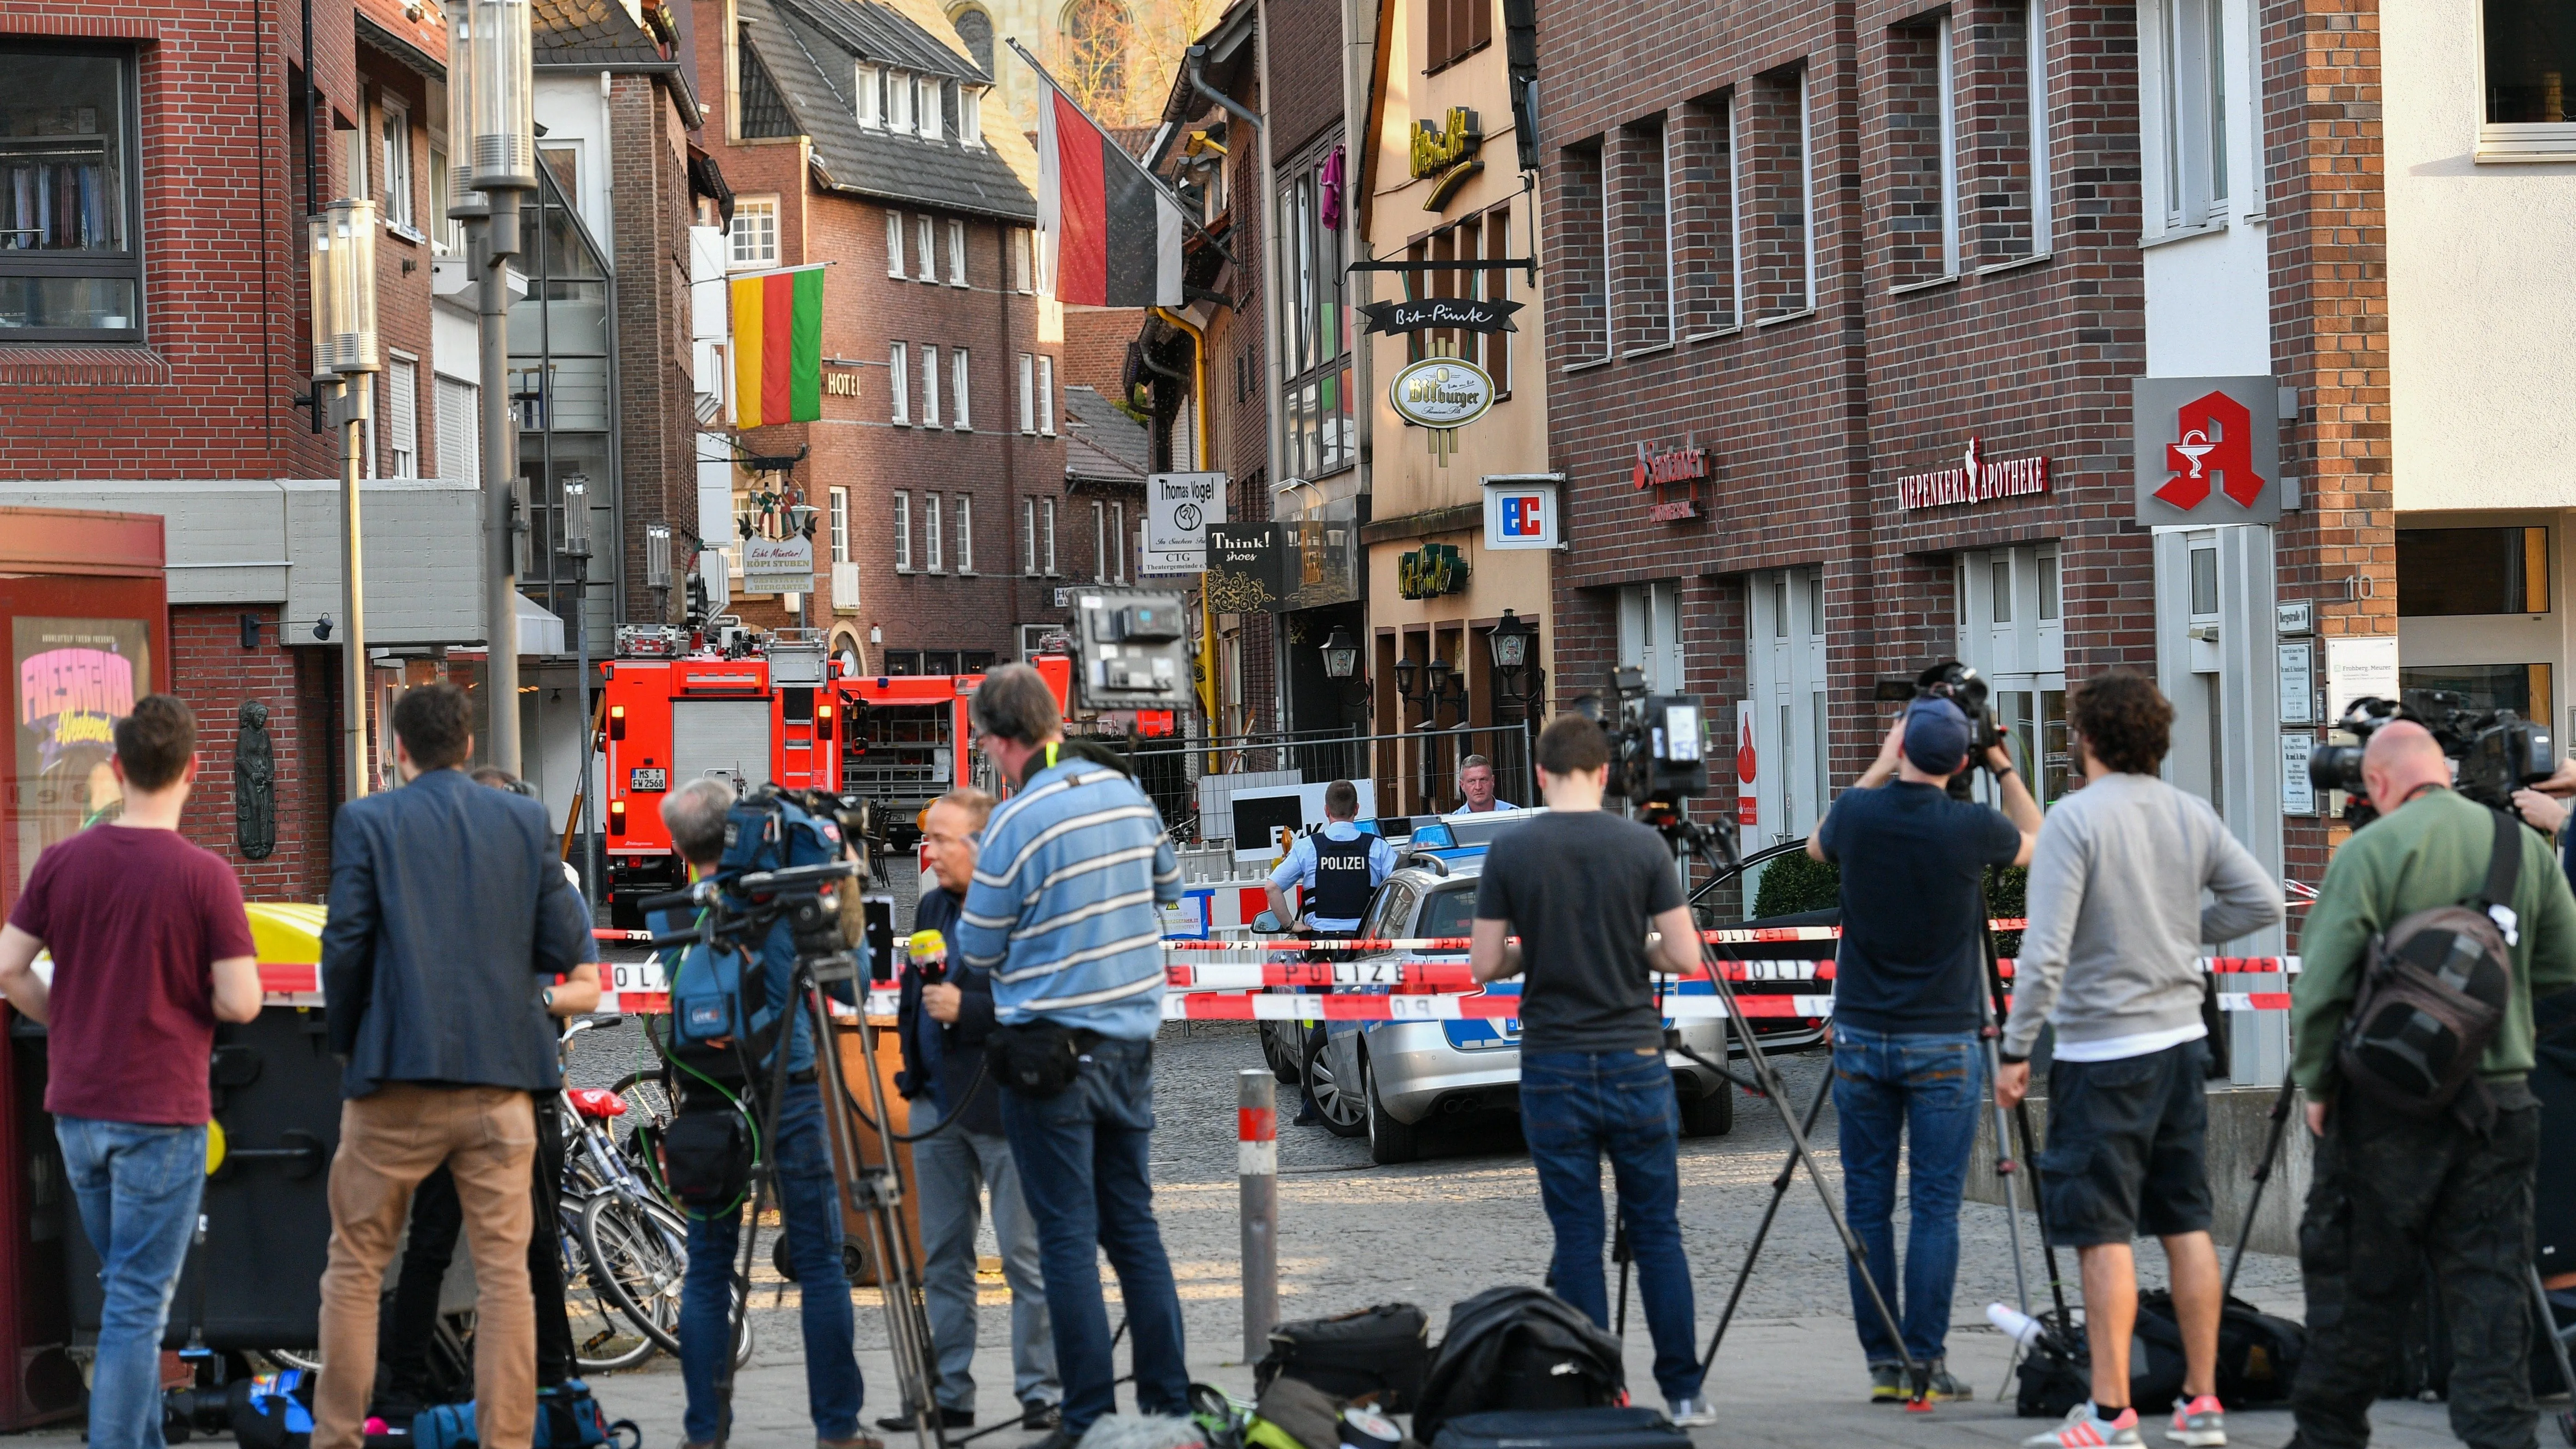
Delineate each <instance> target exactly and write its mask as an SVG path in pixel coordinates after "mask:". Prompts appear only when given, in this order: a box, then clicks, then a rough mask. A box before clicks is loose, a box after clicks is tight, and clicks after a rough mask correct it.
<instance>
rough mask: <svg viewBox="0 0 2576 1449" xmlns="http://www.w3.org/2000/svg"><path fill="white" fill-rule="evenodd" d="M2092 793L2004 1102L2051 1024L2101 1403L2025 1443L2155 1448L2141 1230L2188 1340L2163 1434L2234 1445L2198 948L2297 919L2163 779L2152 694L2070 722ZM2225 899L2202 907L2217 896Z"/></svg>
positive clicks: (2101, 691)
mask: <svg viewBox="0 0 2576 1449" xmlns="http://www.w3.org/2000/svg"><path fill="white" fill-rule="evenodd" d="M2067 726H2068V730H2067V732H2068V735H2069V736H2070V738H2071V739H2072V740H2073V743H2074V749H2075V754H2076V758H2077V759H2078V760H2079V761H2080V762H2081V763H2082V766H2083V771H2084V788H2083V789H2081V790H2078V791H2076V792H2075V793H2073V794H2072V795H2069V796H2068V797H2067V798H2066V799H2065V800H2063V801H2061V802H2059V803H2058V804H2057V805H2056V806H2054V807H2053V808H2051V810H2050V811H2049V813H2048V818H2047V821H2046V823H2044V824H2043V825H2041V827H2040V831H2039V846H2038V849H2037V850H2036V851H2035V852H2034V853H2033V854H2032V856H2031V862H2030V890H2029V910H2028V915H2029V919H2030V926H2029V929H2028V930H2027V931H2025V932H2024V933H2023V935H2022V949H2021V959H2020V962H2019V964H2018V965H2017V966H2016V967H2015V976H2014V982H2013V1003H2012V1018H2011V1020H2010V1021H2008V1022H2007V1023H2006V1024H2005V1026H2004V1041H2003V1059H2004V1068H2003V1072H2002V1074H2001V1075H2000V1076H1998V1077H1997V1078H1996V1080H1995V1095H1996V1097H1997V1098H1998V1099H2000V1100H2001V1101H2002V1102H2003V1103H2004V1104H2005V1105H2006V1106H2011V1105H2013V1104H2014V1103H2016V1102H2019V1101H2020V1100H2021V1098H2022V1096H2023V1094H2024V1093H2025V1092H2027V1091H2028V1090H2029V1087H2030V1053H2031V1048H2032V1046H2033V1044H2034V1043H2035V1042H2036V1040H2037V1039H2038V1036H2039V1028H2040V1023H2041V1022H2043V1021H2048V1022H2054V1023H2055V1024H2056V1027H2057V1048H2056V1061H2055V1065H2054V1066H2052V1067H2051V1069H2050V1072H2049V1114H2048V1117H2049V1120H2048V1149H2047V1150H2046V1151H2045V1152H2043V1153H2041V1154H2040V1157H2039V1171H2040V1181H2041V1184H2042V1186H2043V1187H2045V1189H2046V1194H2045V1197H2044V1202H2045V1206H2046V1211H2047V1214H2048V1226H2049V1230H2050V1232H2051V1234H2052V1235H2053V1236H2054V1238H2055V1240H2056V1241H2057V1242H2058V1243H2060V1244H2067V1245H2072V1246H2073V1247H2075V1248H2076V1249H2077V1250H2078V1256H2079V1257H2080V1258H2081V1259H2082V1262H2083V1270H2084V1319H2085V1338H2086V1340H2087V1342H2088V1343H2089V1345H2090V1346H2091V1348H2092V1356H2093V1402H2092V1403H2090V1404H2078V1405H2076V1406H2075V1409H2074V1411H2073V1412H2071V1413H2070V1414H2068V1415H2067V1419H2066V1422H2065V1423H2064V1424H2063V1425H2061V1426H2060V1427H2058V1428H2057V1429H2055V1430H2052V1431H2051V1432H2049V1433H2046V1434H2041V1435H2038V1436H2036V1437H2033V1438H2031V1439H2028V1440H2025V1441H2024V1443H2025V1444H2028V1445H2030V1446H2033V1449H2106V1446H2107V1449H2123V1446H2130V1445H2137V1444H2139V1443H2141V1442H2142V1441H2141V1440H2140V1437H2139V1434H2138V1417H2137V1410H2136V1408H2134V1407H2133V1406H2131V1405H2130V1403H2129V1335H2130V1332H2131V1329H2132V1327H2133V1326H2134V1324H2135V1322H2136V1319H2137V1311H2138V1280H2137V1265H2136V1263H2135V1262H2134V1261H2133V1259H2132V1258H2131V1255H2130V1244H2131V1242H2132V1241H2133V1240H2134V1239H2135V1238H2136V1237H2137V1235H2138V1234H2139V1233H2140V1232H2141V1231H2144V1232H2148V1233H2152V1234H2154V1235H2156V1236H2157V1237H2159V1238H2161V1239H2162V1240H2163V1241H2164V1248H2165V1258H2166V1261H2167V1263H2168V1264H2169V1265H2170V1268H2171V1270H2172V1271H2171V1278H2172V1282H2173V1298H2174V1312H2175V1315H2176V1317H2177V1318H2179V1319H2180V1320H2181V1327H2182V1337H2183V1357H2184V1374H2183V1395H2182V1397H2181V1398H2180V1399H2177V1400H2176V1401H2175V1402H2174V1406H2173V1419H2172V1422H2171V1424H2170V1426H2169V1427H2168V1428H2167V1429H2166V1432H2165V1437H2166V1438H2167V1439H2170V1440H2172V1441H2173V1442H2175V1443H2177V1444H2181V1445H2184V1446H2186V1449H2217V1446H2221V1445H2224V1444H2225V1443H2226V1442H2227V1424H2226V1416H2225V1413H2224V1410H2223V1409H2222V1408H2221V1406H2220V1404H2219V1402H2218V1396H2217V1393H2216V1388H2217V1384H2216V1377H2217V1366H2218V1320H2219V1312H2220V1307H2221V1305H2220V1302H2219V1295H2220V1289H2219V1274H2218V1250H2217V1249H2216V1248H2215V1247H2214V1246H2212V1245H2211V1243H2210V1239H2209V1223H2210V1205H2209V1174H2208V1168H2207V1163H2206V1161H2205V1159H2204V1154H2203V1146H2204V1139H2205V1137H2206V1136H2207V1132H2208V1126H2209V1109H2208V1105H2207V1103H2206V1101H2205V1100H2204V1099H2203V1097H2202V1091H2203V1083H2204V1082H2205V1080H2206V1079H2207V1076H2208V1065H2209V1045H2208V1043H2207V1041H2206V1040H2205V1038H2206V1037H2207V1036H2208V1029H2207V1028H2206V1027H2204V1026H2203V1025H2202V1023H2201V1015H2200V1003H2201V993H2202V990H2203V986H2202V977H2201V970H2200V960H2199V958H2200V952H2201V946H2202V944H2203V943H2204V942H2218V941H2225V940H2228V939H2230V938H2232V937H2236V936H2241V935H2244V934H2246V933H2247V932H2249V931H2256V930H2260V929H2262V928H2263V927H2266V926H2269V925H2272V924H2274V923H2276V922H2278V921H2279V920H2280V919H2281V887H2280V884H2279V883H2278V882H2276V881H2274V880H2273V879H2272V878H2271V877H2270V876H2267V875H2265V874H2264V873H2263V868H2262V867H2261V866H2260V865H2257V864H2256V863H2255V861H2254V857H2253V856H2252V855H2250V854H2248V853H2247V852H2246V850H2245V847H2244V846H2242V845H2239V844H2238V843H2237V842H2236V838H2235V837H2234V836H2232V835H2230V834H2228V833H2227V826H2226V824H2225V823H2224V822H2222V821H2221V820H2220V819H2219V818H2218V812H2217V811H2215V810H2212V809H2211V808H2210V807H2209V803H2208V802H2207V801H2205V800H2202V799H2201V798H2200V797H2198V796H2196V795H2189V794H2185V793H2184V792H2182V791H2180V790H2177V789H2175V788H2174V787H2173V786H2172V785H2169V784H2167V783H2166V782H2165V781H2163V780H2162V779H2159V778H2158V777H2157V774H2156V771H2157V769H2158V767H2159V766H2161V765H2162V763H2163V761H2164V756H2165V751H2166V748H2167V746H2168V743H2169V741H2170V737H2171V731H2172V726H2173V706H2172V705H2171V704H2169V703H2167V702H2166V700H2165V697H2164V696H2163V695H2162V694H2160V693H2158V692H2157V690H2156V687H2155V685H2154V684H2152V683H2150V682H2149V681H2147V680H2146V679H2145V678H2143V677H2141V676H2139V675H2136V674H2131V673H2128V672H2126V671H2119V672H2114V673H2110V674H2105V675H2102V676H2100V677H2098V678H2095V679H2091V680H2088V681H2086V682H2085V683H2084V684H2083V685H2082V686H2081V687H2079V688H2078V689H2077V690H2076V692H2075V693H2074V695H2073V697H2072V698H2071V699H2070V700H2069V702H2068V709H2067ZM2204 892H2206V893H2207V894H2208V896H2209V897H2210V900H2209V902H2208V904H2206V905H2204V904H2203V903H2202V895H2203V893H2204Z"/></svg>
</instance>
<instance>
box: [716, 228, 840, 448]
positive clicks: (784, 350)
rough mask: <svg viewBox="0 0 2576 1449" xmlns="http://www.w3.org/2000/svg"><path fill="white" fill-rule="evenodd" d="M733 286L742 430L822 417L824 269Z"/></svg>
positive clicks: (737, 413) (737, 281)
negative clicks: (743, 428)
mask: <svg viewBox="0 0 2576 1449" xmlns="http://www.w3.org/2000/svg"><path fill="white" fill-rule="evenodd" d="M824 265H825V264H824V263H821V262H817V263H815V264H814V265H812V266H810V267H791V268H789V269H787V270H786V271H781V272H763V273H761V274H759V275H758V276H751V277H735V278H734V279H733V397H734V423H735V425H736V426H737V427H745V428H765V427H769V426H771V425H772V424H775V423H810V422H813V421H814V420H816V419H817V418H820V417H822V416H823V267H824Z"/></svg>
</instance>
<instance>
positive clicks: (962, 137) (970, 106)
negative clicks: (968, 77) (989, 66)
mask: <svg viewBox="0 0 2576 1449" xmlns="http://www.w3.org/2000/svg"><path fill="white" fill-rule="evenodd" d="M957 144H959V145H961V146H973V147H975V148H977V149H978V150H981V149H982V148H983V145H984V88H983V87H982V86H959V87H958V88H957Z"/></svg>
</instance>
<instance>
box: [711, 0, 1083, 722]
mask: <svg viewBox="0 0 2576 1449" xmlns="http://www.w3.org/2000/svg"><path fill="white" fill-rule="evenodd" d="M695 18H696V35H697V41H696V43H697V46H698V68H699V74H700V75H701V76H702V77H703V78H705V79H706V81H707V87H706V93H705V94H706V99H707V103H708V106H709V109H710V112H711V113H712V114H714V115H715V116H717V117H720V121H719V123H718V124H716V125H711V126H710V127H709V128H708V133H707V142H706V144H707V149H708V150H709V151H710V152H712V153H713V154H714V155H715V156H716V157H717V158H718V160H719V161H720V162H721V164H722V166H723V169H724V173H725V176H726V177H727V179H728V180H729V182H730V184H731V188H732V190H733V192H734V194H735V200H734V211H733V223H732V228H731V231H730V233H729V238H728V243H727V245H728V251H727V254H726V263H727V265H728V267H729V268H730V269H731V270H732V271H733V272H734V273H735V274H740V273H745V272H759V271H768V270H774V269H777V268H781V267H792V266H798V265H802V264H805V263H812V262H826V263H829V264H831V270H830V271H829V272H828V273H827V274H826V281H825V285H824V302H823V306H824V319H823V342H822V352H823V379H824V383H823V417H822V419H821V420H820V421H818V422H812V423H796V424H786V425H778V426H765V427H760V428H755V429H745V430H742V431H740V432H738V433H736V434H734V435H733V436H732V437H731V439H730V441H729V442H727V443H725V444H724V451H723V452H720V453H719V458H720V459H722V458H723V457H724V456H725V455H726V453H729V455H730V460H731V474H732V476H731V479H730V487H729V492H730V500H731V501H730V509H729V512H730V513H732V514H733V515H736V516H737V517H739V516H742V515H752V516H754V527H755V528H758V529H761V530H764V531H774V530H775V529H777V528H778V527H779V526H780V525H779V522H778V520H777V519H776V518H775V517H770V518H761V517H759V516H758V514H759V508H758V503H757V500H758V499H760V498H761V497H763V496H767V497H769V498H772V499H774V500H784V501H787V502H789V503H802V504H804V505H806V506H810V507H813V508H815V509H817V510H818V515H817V527H816V529H815V533H814V544H815V551H814V552H815V588H814V590H813V591H812V592H811V593H808V594H805V595H802V596H792V595H790V596H763V597H758V598H738V599H736V600H735V602H734V604H733V605H732V608H733V611H734V612H735V613H738V614H740V615H741V616H742V617H743V618H744V619H745V620H746V621H748V622H750V623H753V624H756V625H762V626H777V625H793V624H796V623H798V622H799V620H800V618H801V619H802V620H803V621H804V622H805V623H806V624H807V625H808V626H810V627H813V628H816V629H819V630H823V631H826V632H827V634H828V636H829V640H830V643H831V648H832V652H833V654H834V655H835V656H836V657H842V658H847V659H850V660H852V661H854V662H856V663H857V664H858V665H859V667H860V668H862V669H864V670H866V671H868V672H871V673H904V674H911V673H931V674H947V673H955V672H959V671H961V670H972V669H979V668H984V667H987V666H989V665H991V664H992V663H994V662H996V661H1002V660H1009V659H1013V658H1017V657H1020V655H1021V654H1022V653H1023V651H1025V650H1027V649H1029V648H1031V647H1033V645H1034V644H1035V642H1036V641H1037V640H1038V639H1039V638H1041V637H1042V636H1043V634H1045V633H1046V632H1048V631H1051V630H1053V629H1055V628H1057V627H1058V625H1059V624H1060V622H1061V618H1062V615H1061V613H1060V611H1058V610H1057V609H1056V607H1055V602H1054V588H1055V586H1056V584H1057V583H1059V582H1061V581H1064V580H1066V579H1067V578H1068V570H1069V567H1070V566H1071V564H1070V559H1069V556H1068V553H1067V544H1068V541H1069V540H1070V539H1071V537H1072V536H1073V533H1074V529H1073V525H1072V520H1071V518H1070V512H1071V510H1070V509H1069V507H1068V500H1067V498H1066V494H1065V486H1066V485H1065V466H1066V457H1065V445H1064V441H1063V432H1062V423H1063V419H1064V412H1063V400H1062V382H1061V379H1060V377H1059V364H1060V361H1061V353H1062V346H1063V326H1062V322H1061V313H1060V312H1059V310H1058V309H1057V308H1056V306H1055V304H1054V303H1053V302H1052V301H1051V300H1049V299H1046V298H1043V297H1041V296H1040V295H1039V289H1038V280H1039V276H1038V270H1037V268H1038V261H1039V259H1038V257H1037V254H1036V246H1035V233H1034V231H1033V224H1034V222H1035V220H1036V215H1037V203H1036V199H1035V196H1034V189H1035V186H1036V181H1037V161H1036V156H1035V154H1034V152H1033V151H1032V150H1031V148H1030V145H1029V142H1028V139H1027V138H1026V137H1025V136H1024V135H1022V134H1021V133H1020V132H1019V131H1018V130H1017V129H1016V128H1015V127H1013V126H1012V125H1011V124H1010V122H1009V120H1008V118H1007V115H1006V113H1005V112H1004V111H1003V110H1002V108H1001V107H1000V106H999V105H998V104H997V103H991V102H990V101H989V100H988V95H989V92H990V91H991V89H992V85H993V80H992V77H991V75H990V74H989V73H987V72H986V71H985V70H984V69H983V68H982V67H981V66H979V65H978V64H977V63H976V61H975V60H974V59H973V58H971V57H970V56H969V54H968V52H967V50H966V48H965V46H964V44H963V42H961V41H960V40H959V39H958V37H957V34H956V32H955V30H953V29H952V28H951V27H950V26H949V23H948V21H947V20H946V19H945V18H944V17H943V16H942V15H941V14H940V13H939V12H938V11H937V10H936V9H934V8H932V7H931V6H930V5H929V4H927V3H926V0H697V3H696V10H695ZM988 110H989V115H988ZM701 489H702V497H703V498H704V499H705V501H704V502H702V503H701V505H700V506H701V512H702V514H703V512H704V510H705V509H706V508H707V507H709V506H711V505H712V503H713V498H712V496H711V490H707V489H706V488H705V485H704V484H703V482H702V484H701ZM713 525H714V521H713V520H708V521H707V524H706V525H702V527H703V528H704V531H705V532H706V534H707V537H708V542H709V543H710V544H711V545H712V544H715V543H717V542H719V541H724V540H726V539H727V538H728V536H729V535H728V534H727V533H723V532H719V531H717V528H716V527H715V526H713ZM733 566H734V567H735V568H736V569H737V570H738V569H739V549H738V548H737V549H736V550H735V551H734V565H733ZM738 576H739V575H738V573H737V577H738ZM791 601H792V602H791Z"/></svg>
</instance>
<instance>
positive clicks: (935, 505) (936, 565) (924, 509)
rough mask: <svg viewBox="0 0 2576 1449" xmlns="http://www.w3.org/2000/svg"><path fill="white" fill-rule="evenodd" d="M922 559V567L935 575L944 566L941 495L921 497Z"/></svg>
mask: <svg viewBox="0 0 2576 1449" xmlns="http://www.w3.org/2000/svg"><path fill="white" fill-rule="evenodd" d="M921 558H922V567H923V568H925V569H927V570H929V571H930V572H932V573H934V574H935V573H938V572H940V571H941V569H942V568H943V566H944V562H945V561H944V559H943V557H942V553H941V549H940V537H939V495H938V494H936V493H924V494H922V495H921Z"/></svg>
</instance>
